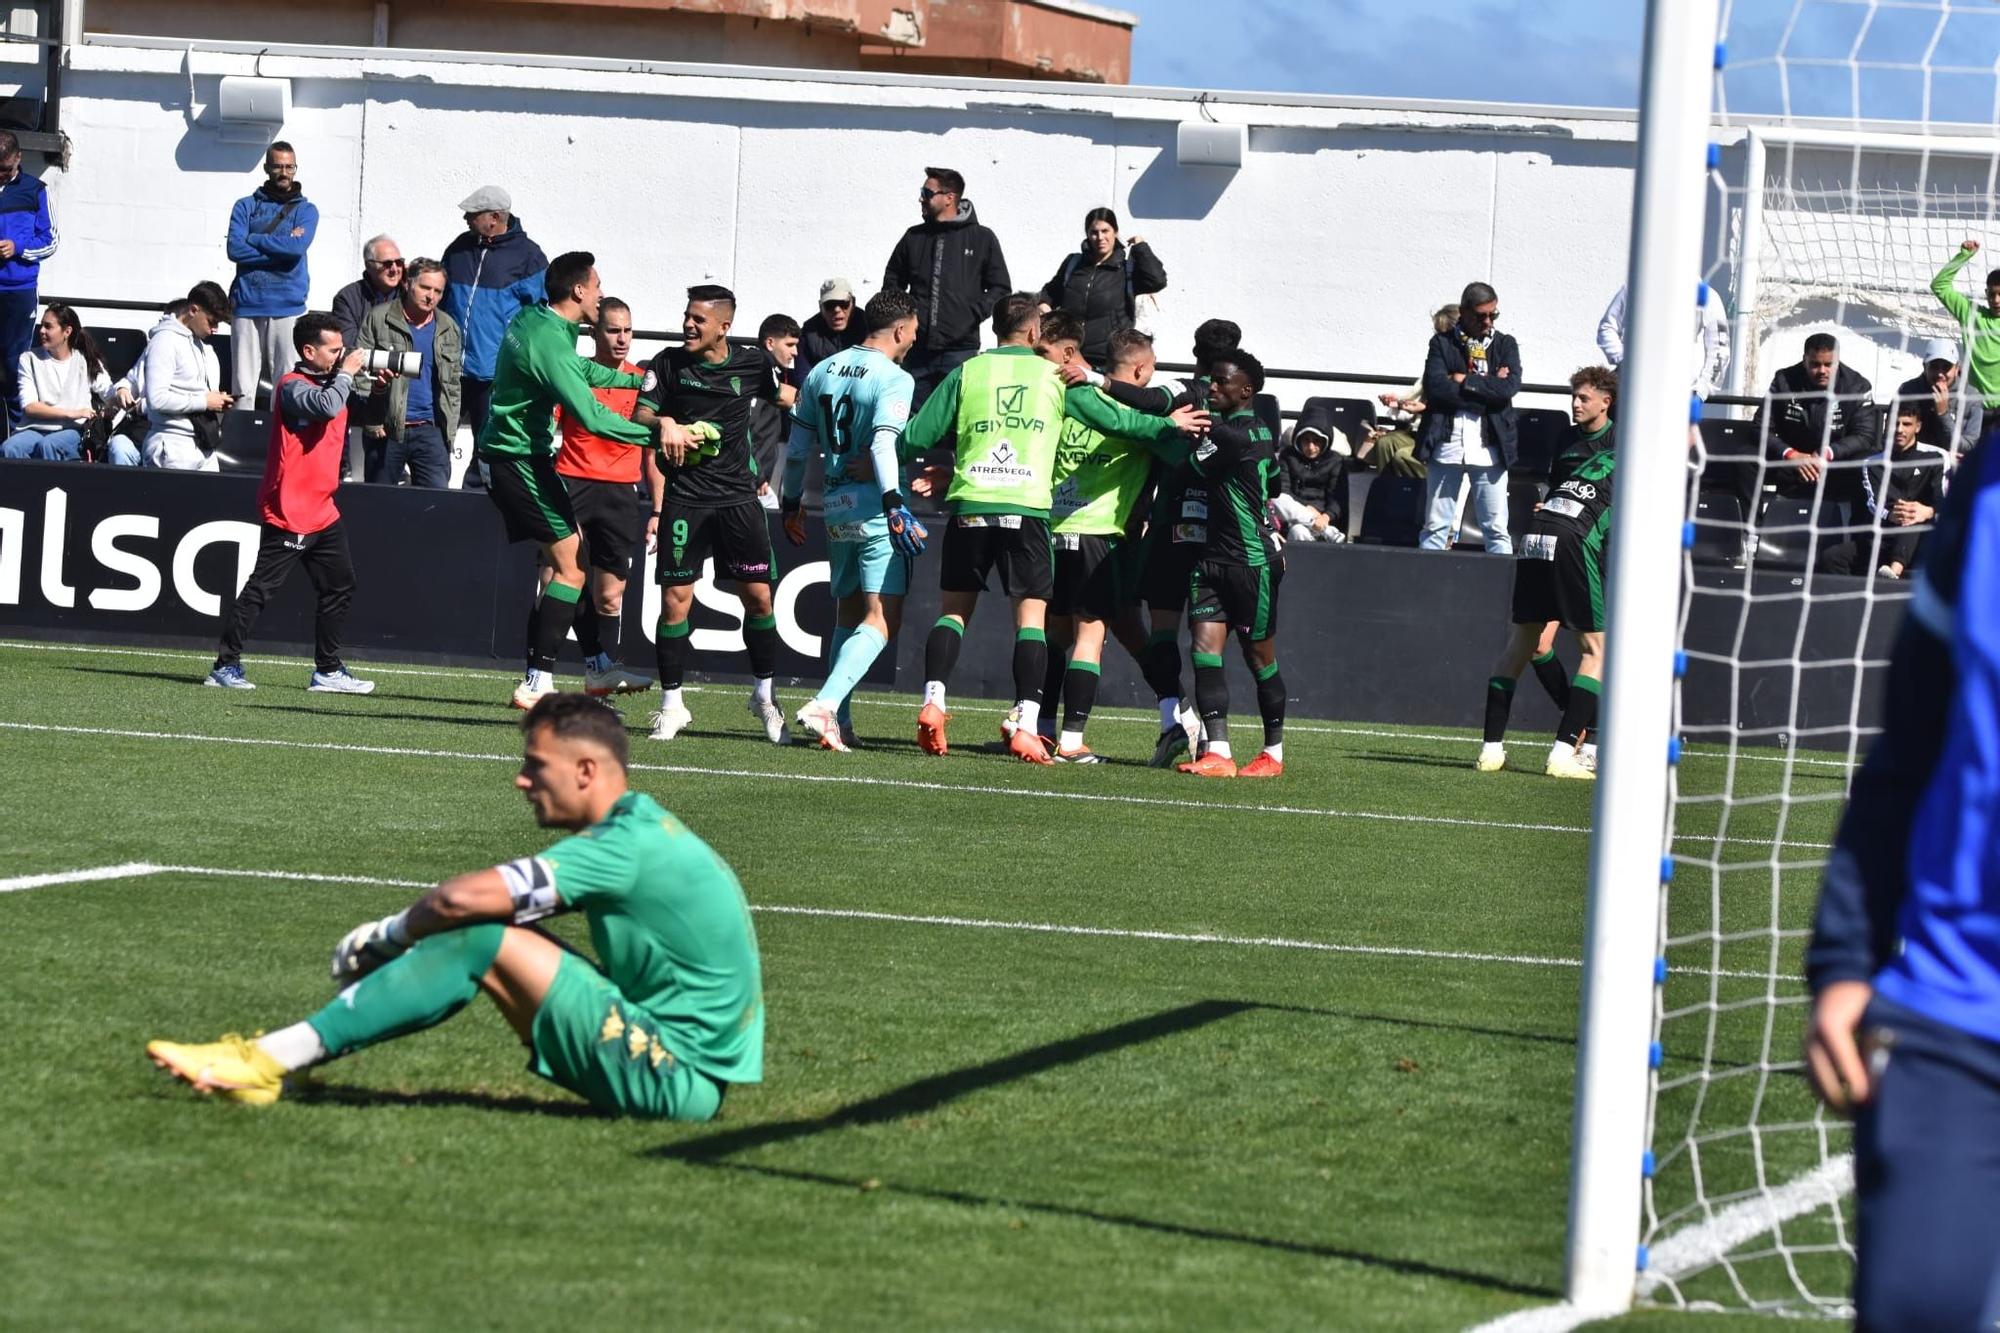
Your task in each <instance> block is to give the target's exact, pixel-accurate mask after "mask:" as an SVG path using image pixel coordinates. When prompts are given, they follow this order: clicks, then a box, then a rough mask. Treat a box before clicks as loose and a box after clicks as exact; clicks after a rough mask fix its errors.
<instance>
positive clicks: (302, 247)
mask: <svg viewBox="0 0 2000 1333" xmlns="http://www.w3.org/2000/svg"><path fill="white" fill-rule="evenodd" d="M296 227H303V228H305V234H304V235H303V236H294V235H292V230H293V229H294V228H296ZM318 230H319V210H318V209H317V208H314V207H313V206H312V205H311V204H310V203H308V202H306V196H305V191H304V190H301V189H297V188H296V187H295V188H294V189H293V191H292V193H290V194H286V195H278V194H273V193H272V192H271V187H270V186H269V185H261V186H259V187H258V188H257V193H255V194H253V195H250V196H249V197H247V198H244V199H238V200H237V201H236V207H234V208H232V209H230V210H229V258H230V261H231V262H232V263H234V264H235V265H236V281H235V282H232V283H230V284H229V300H230V303H231V304H233V305H234V306H235V307H236V313H237V314H239V315H252V316H256V317H258V318H283V317H284V316H286V315H303V314H304V313H305V312H306V285H307V281H308V278H307V274H306V251H307V250H308V249H309V248H310V247H311V246H312V243H313V233H315V232H317V231H318Z"/></svg>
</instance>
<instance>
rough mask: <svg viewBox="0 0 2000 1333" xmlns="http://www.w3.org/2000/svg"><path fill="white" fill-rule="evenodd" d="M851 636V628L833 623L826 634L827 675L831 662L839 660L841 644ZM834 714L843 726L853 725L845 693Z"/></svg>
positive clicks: (831, 668)
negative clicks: (831, 628) (831, 631)
mask: <svg viewBox="0 0 2000 1333" xmlns="http://www.w3.org/2000/svg"><path fill="white" fill-rule="evenodd" d="M853 636H854V631H853V630H851V629H847V628H845V627H843V626H840V625H835V626H834V627H833V633H831V634H829V635H828V636H827V639H826V670H827V674H828V675H829V676H830V675H832V674H833V664H834V663H836V662H838V661H839V660H840V650H841V648H842V647H843V646H844V645H845V644H846V643H847V641H848V640H849V639H850V638H852V637H853ZM835 714H836V716H837V717H838V718H839V719H840V725H841V726H843V727H851V726H853V725H854V718H853V714H852V711H851V710H850V708H849V706H848V702H847V698H846V696H845V695H843V696H842V697H841V700H840V707H839V708H838V709H836V710H835Z"/></svg>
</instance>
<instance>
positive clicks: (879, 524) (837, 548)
mask: <svg viewBox="0 0 2000 1333" xmlns="http://www.w3.org/2000/svg"><path fill="white" fill-rule="evenodd" d="M826 559H827V564H828V566H829V567H830V570H831V573H830V579H831V582H832V584H833V596H834V599H835V600H836V601H838V600H839V599H840V598H843V597H851V596H853V595H854V594H855V593H857V592H872V593H881V594H883V595H886V596H890V597H901V596H903V595H904V594H906V593H908V592H909V591H910V565H911V560H910V557H909V556H906V555H898V554H896V548H895V547H894V546H892V545H891V544H890V542H889V520H888V519H887V518H885V517H883V516H882V515H881V514H877V515H875V516H874V517H873V518H868V519H862V520H859V521H855V522H848V523H829V524H828V525H827V529H826Z"/></svg>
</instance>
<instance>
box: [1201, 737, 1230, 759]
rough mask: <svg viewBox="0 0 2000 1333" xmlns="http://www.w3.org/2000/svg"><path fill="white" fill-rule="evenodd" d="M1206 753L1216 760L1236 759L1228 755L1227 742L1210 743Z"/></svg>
mask: <svg viewBox="0 0 2000 1333" xmlns="http://www.w3.org/2000/svg"><path fill="white" fill-rule="evenodd" d="M1207 753H1209V754H1212V755H1214V756H1215V757H1216V758H1217V759H1234V758H1235V757H1236V756H1234V755H1232V754H1230V753H1229V742H1228V741H1210V742H1209V743H1208V750H1207Z"/></svg>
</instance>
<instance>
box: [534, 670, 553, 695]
mask: <svg viewBox="0 0 2000 1333" xmlns="http://www.w3.org/2000/svg"><path fill="white" fill-rule="evenodd" d="M555 687H556V677H555V673H554V672H552V671H530V672H529V673H528V688H529V689H531V690H553V689H554V688H555Z"/></svg>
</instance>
